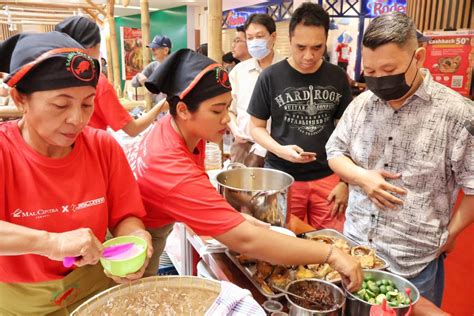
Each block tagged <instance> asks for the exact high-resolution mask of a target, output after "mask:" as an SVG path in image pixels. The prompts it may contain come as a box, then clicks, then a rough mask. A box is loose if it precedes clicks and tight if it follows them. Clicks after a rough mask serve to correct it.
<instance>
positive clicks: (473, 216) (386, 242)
mask: <svg viewBox="0 0 474 316" xmlns="http://www.w3.org/2000/svg"><path fill="white" fill-rule="evenodd" d="M425 55H426V50H425V48H424V47H418V43H417V40H416V29H415V26H414V24H413V21H411V20H410V18H409V17H407V16H406V15H404V14H402V13H392V14H387V15H382V16H379V17H377V18H375V19H374V20H372V21H371V22H370V24H369V26H368V27H367V30H366V32H365V34H364V38H363V48H362V56H363V62H364V75H365V80H366V83H367V87H368V90H369V91H366V92H364V93H362V94H361V95H360V96H358V97H357V98H356V99H354V101H353V102H352V103H351V104H350V105H349V106H348V108H347V109H346V111H345V112H344V115H343V116H342V118H341V120H340V121H339V124H338V125H337V127H336V129H335V131H334V132H333V134H332V135H331V137H330V139H329V141H328V142H327V144H326V151H327V157H328V161H329V166H330V167H331V168H332V169H333V170H334V172H336V173H337V174H338V175H339V176H340V177H341V178H342V179H344V180H346V181H347V182H348V183H349V184H350V187H349V203H348V204H349V205H348V207H347V211H346V223H345V226H344V233H345V234H346V235H348V236H349V237H351V238H353V239H355V240H356V241H358V242H360V243H363V244H366V245H369V246H371V247H374V248H375V249H376V250H377V252H378V253H379V254H381V255H382V256H383V257H385V258H386V259H387V260H388V261H389V263H390V267H389V270H390V271H391V272H394V273H396V274H399V275H401V276H403V277H405V278H408V279H409V280H410V281H412V282H413V283H414V284H415V285H416V287H417V288H418V289H419V290H420V293H421V295H422V296H424V297H425V298H427V299H429V300H430V301H432V302H433V303H435V304H436V305H437V306H440V305H441V300H442V295H443V289H444V262H443V259H444V253H446V252H449V251H450V250H451V249H452V248H453V247H454V242H455V240H456V237H457V236H458V235H459V233H460V232H461V231H463V230H464V229H465V228H466V227H467V226H469V225H470V224H471V223H472V222H474V136H473V134H474V131H473V129H472V128H471V123H470V122H471V121H472V119H473V117H474V106H473V103H472V101H470V100H468V99H466V98H464V97H462V96H461V95H459V94H458V93H456V92H455V91H453V90H451V89H449V88H447V87H445V86H443V85H441V84H439V83H437V82H436V81H434V80H433V78H432V77H431V75H430V73H429V72H428V71H426V70H424V69H421V68H422V67H423V61H424V59H425ZM460 189H462V190H463V191H464V194H465V196H464V197H463V199H462V200H461V203H460V205H459V208H458V210H457V212H456V213H455V214H453V213H452V208H453V205H454V203H455V201H456V197H457V195H458V192H459V191H460ZM468 296H469V295H468ZM468 296H466V299H468Z"/></svg>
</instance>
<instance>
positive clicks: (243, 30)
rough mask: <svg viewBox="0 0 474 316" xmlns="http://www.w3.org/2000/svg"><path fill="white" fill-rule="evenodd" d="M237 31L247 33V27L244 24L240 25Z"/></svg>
mask: <svg viewBox="0 0 474 316" xmlns="http://www.w3.org/2000/svg"><path fill="white" fill-rule="evenodd" d="M235 31H236V32H244V33H245V28H244V26H243V25H239V26H237V27H236V28H235Z"/></svg>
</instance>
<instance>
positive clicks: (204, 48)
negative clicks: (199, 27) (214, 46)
mask: <svg viewBox="0 0 474 316" xmlns="http://www.w3.org/2000/svg"><path fill="white" fill-rule="evenodd" d="M196 53H199V54H202V55H204V56H207V43H204V44H201V45H199V47H198V48H197V49H196Z"/></svg>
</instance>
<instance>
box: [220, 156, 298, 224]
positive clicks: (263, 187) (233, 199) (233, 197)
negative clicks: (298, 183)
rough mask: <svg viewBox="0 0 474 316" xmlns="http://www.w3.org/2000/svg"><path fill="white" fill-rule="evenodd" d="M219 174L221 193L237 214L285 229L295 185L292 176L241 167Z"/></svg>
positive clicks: (268, 170) (270, 170)
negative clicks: (250, 216)
mask: <svg viewBox="0 0 474 316" xmlns="http://www.w3.org/2000/svg"><path fill="white" fill-rule="evenodd" d="M237 166H238V167H237V168H235V167H236V165H235V164H232V165H231V167H233V168H234V169H230V170H226V171H222V172H220V173H219V174H218V175H217V177H216V180H217V187H218V190H219V193H220V194H222V195H223V196H224V198H225V199H226V200H227V202H229V204H230V205H232V206H233V207H234V208H235V209H236V210H238V211H240V212H242V213H247V214H250V215H252V216H254V217H255V218H258V219H259V220H262V221H264V222H267V223H270V224H272V225H276V226H282V227H285V225H286V219H287V210H288V188H289V187H290V185H291V184H292V183H293V182H294V179H293V177H292V176H290V175H289V174H287V173H285V172H282V171H279V170H274V169H267V168H247V167H245V165H242V164H239V165H237Z"/></svg>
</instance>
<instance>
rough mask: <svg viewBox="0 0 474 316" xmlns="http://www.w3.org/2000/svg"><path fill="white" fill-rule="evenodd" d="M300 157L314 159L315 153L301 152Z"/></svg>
mask: <svg viewBox="0 0 474 316" xmlns="http://www.w3.org/2000/svg"><path fill="white" fill-rule="evenodd" d="M300 156H309V157H316V153H313V152H309V151H303V152H302V153H300Z"/></svg>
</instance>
